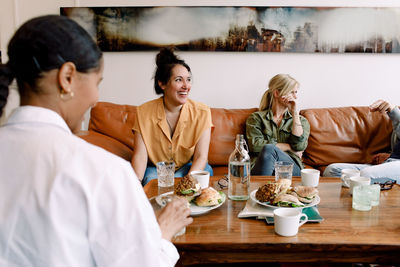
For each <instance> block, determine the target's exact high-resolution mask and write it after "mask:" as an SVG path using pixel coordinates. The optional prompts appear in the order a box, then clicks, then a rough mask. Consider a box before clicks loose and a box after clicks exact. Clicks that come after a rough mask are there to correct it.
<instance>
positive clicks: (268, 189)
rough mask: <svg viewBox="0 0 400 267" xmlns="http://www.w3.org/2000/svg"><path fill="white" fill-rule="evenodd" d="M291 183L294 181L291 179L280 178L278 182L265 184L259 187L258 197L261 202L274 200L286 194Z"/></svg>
mask: <svg viewBox="0 0 400 267" xmlns="http://www.w3.org/2000/svg"><path fill="white" fill-rule="evenodd" d="M291 184H292V181H291V180H289V179H280V180H279V181H277V182H274V183H268V184H265V185H263V186H261V187H260V188H258V190H257V192H256V199H257V200H259V201H261V202H272V201H273V200H274V198H275V197H277V196H278V195H280V194H285V193H286V192H287V190H289V188H290V185H291Z"/></svg>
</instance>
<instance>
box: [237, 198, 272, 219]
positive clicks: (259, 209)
mask: <svg viewBox="0 0 400 267" xmlns="http://www.w3.org/2000/svg"><path fill="white" fill-rule="evenodd" d="M273 216H274V209H273V208H269V207H265V206H261V205H259V204H257V203H256V202H254V201H253V200H251V199H248V200H247V203H246V206H245V207H244V208H243V210H242V211H240V212H239V215H238V217H239V218H248V217H257V219H265V217H273Z"/></svg>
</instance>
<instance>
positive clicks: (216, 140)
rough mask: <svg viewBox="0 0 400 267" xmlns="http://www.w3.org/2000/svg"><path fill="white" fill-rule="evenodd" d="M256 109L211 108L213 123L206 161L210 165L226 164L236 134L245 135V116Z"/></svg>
mask: <svg viewBox="0 0 400 267" xmlns="http://www.w3.org/2000/svg"><path fill="white" fill-rule="evenodd" d="M256 111H258V109H257V108H249V109H224V108H211V117H212V121H213V124H214V128H213V131H212V133H211V143H210V150H209V153H208V162H209V163H210V164H211V165H227V164H228V161H229V155H230V154H231V152H232V151H233V149H234V148H235V138H236V135H237V134H243V135H245V133H246V120H247V117H248V116H249V115H250V114H251V113H253V112H256Z"/></svg>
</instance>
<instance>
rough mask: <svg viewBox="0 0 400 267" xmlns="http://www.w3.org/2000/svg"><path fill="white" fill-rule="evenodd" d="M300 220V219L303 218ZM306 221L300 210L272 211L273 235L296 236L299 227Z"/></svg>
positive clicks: (280, 209)
mask: <svg viewBox="0 0 400 267" xmlns="http://www.w3.org/2000/svg"><path fill="white" fill-rule="evenodd" d="M303 217H304V219H303V220H301V218H303ZM307 221H308V217H307V215H306V214H304V213H302V211H301V209H289V208H279V209H275V210H274V228H275V233H277V234H278V235H281V236H294V235H297V233H298V231H299V227H300V226H302V225H303V224H305V223H306V222H307Z"/></svg>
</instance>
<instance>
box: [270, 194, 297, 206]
mask: <svg viewBox="0 0 400 267" xmlns="http://www.w3.org/2000/svg"><path fill="white" fill-rule="evenodd" d="M272 204H273V205H275V206H279V207H304V204H303V203H301V202H300V201H299V200H298V199H297V197H295V196H293V195H289V194H281V195H278V196H277V197H276V198H275V199H274V201H273V202H272Z"/></svg>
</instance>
